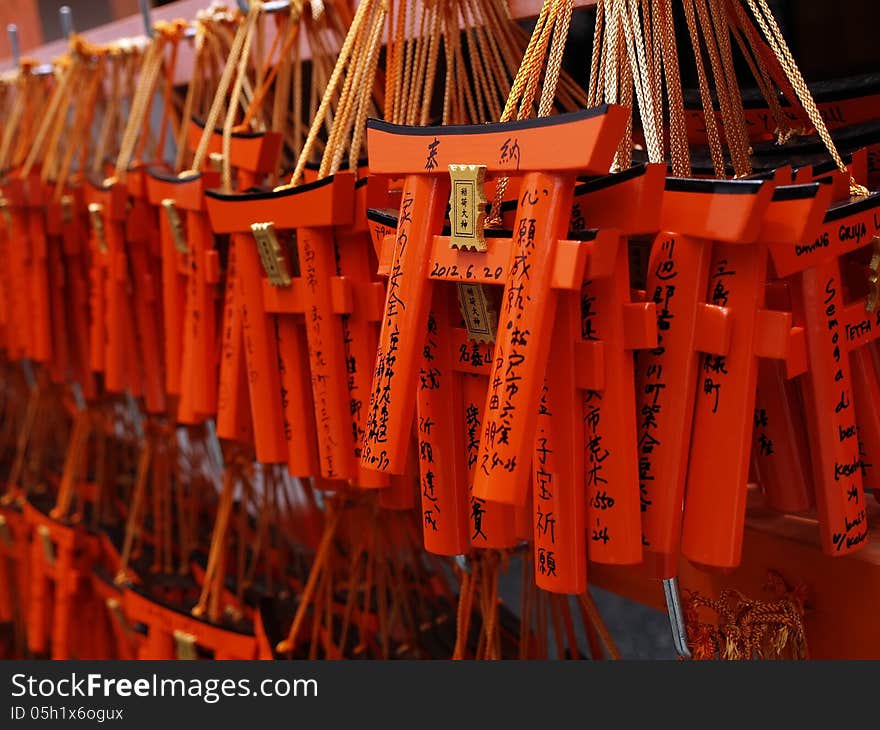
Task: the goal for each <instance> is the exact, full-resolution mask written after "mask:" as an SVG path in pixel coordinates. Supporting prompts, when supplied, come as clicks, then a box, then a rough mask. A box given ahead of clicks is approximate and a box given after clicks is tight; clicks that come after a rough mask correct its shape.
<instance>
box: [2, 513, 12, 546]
mask: <svg viewBox="0 0 880 730" xmlns="http://www.w3.org/2000/svg"><path fill="white" fill-rule="evenodd" d="M0 540H2V541H3V544H4V545H6V547H12V533H11V532H10V531H9V525H8V524H6V518H5V517H4V516H3V515H0Z"/></svg>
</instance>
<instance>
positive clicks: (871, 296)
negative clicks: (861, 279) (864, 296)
mask: <svg viewBox="0 0 880 730" xmlns="http://www.w3.org/2000/svg"><path fill="white" fill-rule="evenodd" d="M872 243H873V244H874V253H873V254H872V255H871V263H869V264H868V268H869V269H870V270H871V273H870V275H869V276H868V282H869V283H870V284H871V290H870V291H869V292H868V300H867V301H866V302H865V310H866V311H868V312H876V311H877V307H880V236H874V240H873V241H872Z"/></svg>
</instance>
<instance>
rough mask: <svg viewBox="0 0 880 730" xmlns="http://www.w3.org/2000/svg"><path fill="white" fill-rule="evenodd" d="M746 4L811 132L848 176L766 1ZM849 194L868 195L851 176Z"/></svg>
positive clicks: (758, 0) (839, 168)
mask: <svg viewBox="0 0 880 730" xmlns="http://www.w3.org/2000/svg"><path fill="white" fill-rule="evenodd" d="M747 2H748V4H749V8H750V9H751V11H752V15H754V17H755V20H756V21H757V22H758V25H759V26H760V27H761V31H762V32H763V33H764V36H765V37H766V38H767V41H768V43H769V44H770V47H771V48H772V49H773V52H774V53H775V54H776V57H777V58H778V59H779V62H780V63H781V64H782V68H783V69H784V71H785V75H786V77H787V78H788V80H789V83H791V85H792V87H793V88H794V90H795V93H796V94H797V97H798V101H800V103H801V106H803V108H804V110H805V111H806V113H807V116H808V117H809V119H810V123H811V124H812V125H813V128H814V129H815V130H816V133H817V134H818V135H819V138H820V139H821V140H822V143H823V144H824V145H825V149H826V150H828V154H829V155H831V159H832V160H834V164H835V165H837V169H838V170H840V171H841V172H844V173H848V172H849V171H848V170H847V167H846V165H845V164H844V163H843V160H842V159H841V157H840V153H839V152H838V151H837V146H836V145H835V144H834V140H833V139H831V135H830V134H829V133H828V127H827V126H826V125H825V120H824V119H822V115H821V114H820V113H819V110H818V108H817V107H816V102H815V101H814V100H813V95H812V94H811V93H810V90H809V88H808V87H807V84H806V82H805V81H804V78H803V76H801V72H800V69H799V68H798V66H797V64H796V63H795V61H794V58H793V57H792V55H791V51H790V50H789V48H788V44H787V43H786V42H785V38H784V37H783V35H782V31H780V30H779V25H777V23H776V19H775V18H774V17H773V13H772V12H770V8H769V7H768V6H767V0H747ZM850 191H851V192H852V194H853V195H858V196H865V195H867V194H868V190H867V188H865V187H864V186H862V185H859V184H858V183H856V181H855V180H854V179H853V178H852V176H850Z"/></svg>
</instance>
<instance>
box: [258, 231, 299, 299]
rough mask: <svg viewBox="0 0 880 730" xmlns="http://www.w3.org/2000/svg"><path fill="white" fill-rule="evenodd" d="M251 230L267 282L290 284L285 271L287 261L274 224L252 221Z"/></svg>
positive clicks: (275, 284)
mask: <svg viewBox="0 0 880 730" xmlns="http://www.w3.org/2000/svg"><path fill="white" fill-rule="evenodd" d="M251 231H253V234H254V240H255V241H256V242H257V250H258V251H259V252H260V260H261V261H262V262H263V271H265V272H266V277H267V278H268V279H269V283H270V284H271V285H272V286H290V273H289V272H288V271H287V262H286V261H285V260H284V254H283V253H282V251H281V244H280V243H279V242H278V237H277V236H276V235H275V227H274V224H272V223H252V224H251Z"/></svg>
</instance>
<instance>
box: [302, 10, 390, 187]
mask: <svg viewBox="0 0 880 730" xmlns="http://www.w3.org/2000/svg"><path fill="white" fill-rule="evenodd" d="M372 4H373V3H372V2H370V0H364V2H361V3H359V4H358V8H357V11H355V16H354V19H353V20H352V24H351V25H352V29H350V30H349V33H348V35H347V36H346V38H345V42H344V43H343V44H342V49H341V50H340V51H339V58H338V59H337V62H336V66H335V67H334V69H333V73H332V74H331V75H330V80H329V81H328V82H327V90H325V92H324V96H323V97H322V99H321V103H320V105H319V106H318V110H317V112H316V113H315V116H314V118H313V121H312V126H311V128H310V129H309V133H308V136H307V137H306V141H305V144H304V145H303V150H302V153H301V154H300V156H299V159H298V160H297V161H296V168H295V169H294V171H293V175H291V178H290V182H289V183H288V186H294V185H297V184H299V181H300V179H301V178H302V174H303V172H304V171H305V167H306V162H307V161H308V158H309V154H310V153H311V150H312V147H313V146H314V144H315V140H316V139H317V137H318V132H319V130H320V129H321V126H323V124H324V119H325V117H326V116H327V113H328V111H329V109H330V102H331V98H332V94H333V93H334V92H335V91H336V88H337V87H338V85H339V79H340V77H341V76H342V72H343V70H344V68H345V65H346V63H347V61H348V58H349V56H350V55H351V51H352V48H353V46H354V43H355V36H356V35H357V34H358V31H359V29H360V27H361V26H362V25H363V22H364V16H365V15H366V13H367V9H368V6H370V5H372Z"/></svg>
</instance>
